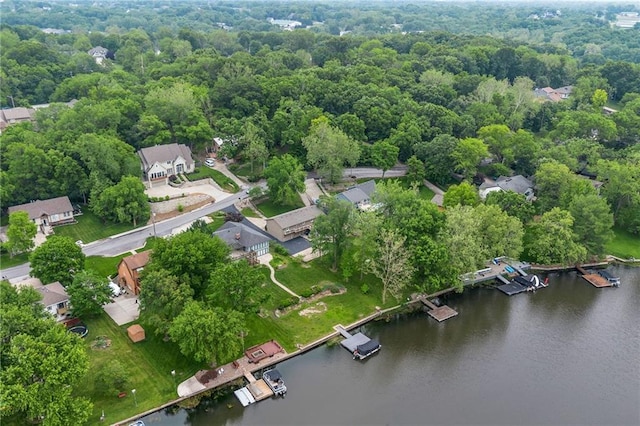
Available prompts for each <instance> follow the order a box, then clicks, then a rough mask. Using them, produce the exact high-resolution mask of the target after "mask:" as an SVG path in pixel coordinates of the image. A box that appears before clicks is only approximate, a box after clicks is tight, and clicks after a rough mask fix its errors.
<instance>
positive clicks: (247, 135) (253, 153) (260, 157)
mask: <svg viewBox="0 0 640 426" xmlns="http://www.w3.org/2000/svg"><path fill="white" fill-rule="evenodd" d="M242 143H243V145H244V149H243V151H242V152H243V154H244V156H245V157H247V158H249V162H250V163H251V173H252V174H253V163H255V162H256V161H258V162H260V163H262V166H263V168H264V164H265V163H266V161H267V159H268V158H269V150H268V149H267V145H266V144H265V143H264V139H263V138H262V137H261V136H260V134H259V132H258V128H257V127H256V126H255V124H253V123H251V122H247V123H246V124H245V126H244V135H243V136H242Z"/></svg>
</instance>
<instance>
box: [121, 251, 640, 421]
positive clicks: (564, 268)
mask: <svg viewBox="0 0 640 426" xmlns="http://www.w3.org/2000/svg"><path fill="white" fill-rule="evenodd" d="M611 263H619V264H623V265H626V266H640V265H638V260H637V259H620V258H616V257H614V256H607V259H606V260H604V261H601V262H592V263H585V264H580V265H577V266H582V267H586V268H602V267H606V266H607V265H609V264H611ZM575 269H576V265H535V264H532V265H531V270H532V271H536V272H569V271H573V270H575ZM477 284H480V283H477ZM472 286H473V285H472ZM465 287H466V286H465ZM455 290H456V288H455V287H449V288H446V289H443V290H439V291H437V292H434V293H432V294H428V295H425V296H424V297H425V298H434V297H438V296H442V295H444V294H447V293H451V292H454V291H455ZM416 302H418V301H417V300H415V299H410V300H408V301H405V302H403V303H400V304H398V305H395V306H392V307H390V308H386V309H381V310H377V311H376V312H374V313H372V314H370V315H367V316H366V317H364V318H361V319H359V320H358V321H355V322H353V323H351V324H349V325H347V326H343V325H341V324H336V325H334V329H335V328H336V327H338V326H340V327H343V328H344V329H345V330H347V331H350V330H353V329H354V328H357V327H361V326H363V325H365V324H367V323H369V322H371V321H373V320H375V319H377V318H380V317H381V316H383V315H384V314H387V313H390V312H393V311H396V310H399V309H401V308H403V307H405V306H409V305H411V304H414V303H416ZM338 336H340V333H339V332H338V331H333V332H331V333H329V334H326V335H324V336H322V337H320V338H318V339H316V340H314V341H312V342H310V343H308V344H306V345H304V346H302V347H300V348H298V349H297V350H296V351H294V352H291V353H285V354H282V355H281V356H277V355H274V357H273V358H269V359H268V360H266V361H265V362H264V363H258V364H255V366H253V367H252V368H250V369H249V370H247V371H248V372H250V373H253V372H255V371H259V370H262V369H264V368H267V367H270V366H273V365H276V364H278V363H280V362H283V361H286V360H289V359H292V358H294V357H296V356H299V355H302V354H304V353H306V352H308V351H310V350H313V349H315V348H316V347H318V346H320V345H322V344H324V343H326V342H327V341H329V340H331V339H333V338H335V337H338ZM232 364H233V362H231V363H229V364H225V365H224V366H221V367H222V368H224V369H227V368H229V367H231V366H232ZM231 368H232V367H231ZM238 372H239V373H240V374H236V375H234V376H232V377H231V378H229V379H226V380H224V381H222V382H220V383H217V384H214V385H211V386H205V387H204V388H203V389H200V390H198V391H195V392H193V393H190V394H189V395H185V396H181V397H179V398H177V399H174V400H172V401H169V402H167V403H164V404H162V405H160V406H158V407H154V408H151V409H149V410H147V411H144V412H142V413H139V414H136V415H135V416H132V417H129V418H127V419H124V420H120V421H118V422H115V423H112V424H111V426H126V425H127V424H129V423H131V422H134V421H136V420H138V419H140V418H141V417H144V416H147V415H149V414H153V413H155V412H157V411H160V410H163V409H165V408H167V407H170V406H172V405H175V404H178V403H180V402H182V401H185V400H187V399H190V398H193V397H195V396H198V395H200V394H202V393H204V392H207V391H214V390H220V389H223V388H225V387H227V386H229V385H230V384H231V383H233V382H234V381H235V380H237V379H238V378H241V377H243V374H242V372H240V370H238ZM235 376H237V377H235ZM194 377H195V376H192V378H194ZM188 380H189V379H188ZM183 383H185V382H183ZM203 386H204V385H203ZM176 391H177V388H176Z"/></svg>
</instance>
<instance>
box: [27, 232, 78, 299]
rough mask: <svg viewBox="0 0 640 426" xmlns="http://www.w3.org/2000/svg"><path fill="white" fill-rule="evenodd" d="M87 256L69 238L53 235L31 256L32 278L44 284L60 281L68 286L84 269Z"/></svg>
mask: <svg viewBox="0 0 640 426" xmlns="http://www.w3.org/2000/svg"><path fill="white" fill-rule="evenodd" d="M84 259H85V255H84V253H82V249H81V248H80V247H78V245H77V244H76V243H75V242H74V241H73V240H72V239H71V238H69V237H63V236H59V235H52V236H50V237H49V238H47V241H45V242H44V243H43V244H42V245H41V246H40V247H37V248H36V249H35V250H34V251H33V252H32V253H31V256H29V261H30V262H31V276H32V277H36V278H39V279H40V280H41V281H42V282H43V283H52V282H54V281H59V282H60V283H61V284H62V285H64V286H67V285H69V284H71V282H72V281H73V275H74V274H76V273H79V272H80V271H82V270H83V269H84Z"/></svg>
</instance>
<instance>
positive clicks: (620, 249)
mask: <svg viewBox="0 0 640 426" xmlns="http://www.w3.org/2000/svg"><path fill="white" fill-rule="evenodd" d="M613 232H614V233H615V237H614V238H613V240H612V241H611V242H610V243H609V244H607V247H606V249H607V254H612V255H614V256H618V257H622V258H624V259H629V258H635V259H640V236H637V235H633V234H631V233H630V232H627V231H625V230H623V229H620V228H613Z"/></svg>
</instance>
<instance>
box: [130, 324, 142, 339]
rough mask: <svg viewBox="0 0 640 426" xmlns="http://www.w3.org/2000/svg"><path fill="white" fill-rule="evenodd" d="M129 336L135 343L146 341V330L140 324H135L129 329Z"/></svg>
mask: <svg viewBox="0 0 640 426" xmlns="http://www.w3.org/2000/svg"><path fill="white" fill-rule="evenodd" d="M127 334H129V339H131V341H132V342H133V343H138V342H141V341H143V340H144V338H145V335H144V328H142V326H141V325H140V324H134V325H132V326H131V327H129V328H127Z"/></svg>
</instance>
